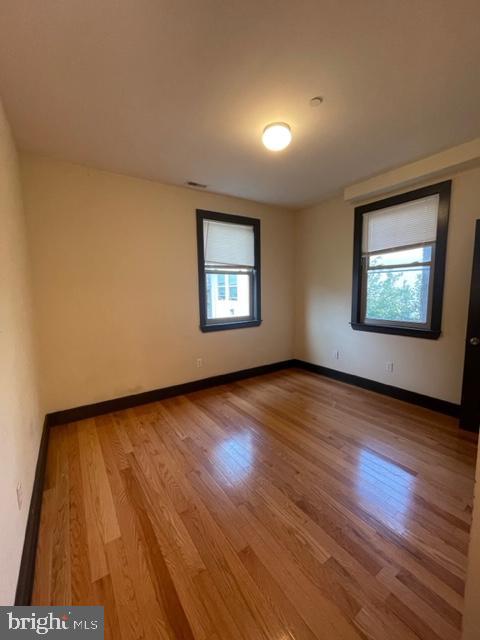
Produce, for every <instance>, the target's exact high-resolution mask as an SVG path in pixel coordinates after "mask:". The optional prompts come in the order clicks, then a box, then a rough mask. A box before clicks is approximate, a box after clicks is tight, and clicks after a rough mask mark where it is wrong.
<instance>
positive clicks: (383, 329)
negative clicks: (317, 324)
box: [350, 322, 441, 340]
mask: <svg viewBox="0 0 480 640" xmlns="http://www.w3.org/2000/svg"><path fill="white" fill-rule="evenodd" d="M350 325H351V327H352V329H354V330H355V331H370V332H373V333H388V334H390V335H396V336H408V337H410V338H424V339H426V340H438V338H439V337H440V335H441V331H438V330H433V329H411V328H408V327H393V326H388V325H380V324H366V323H363V322H351V323H350Z"/></svg>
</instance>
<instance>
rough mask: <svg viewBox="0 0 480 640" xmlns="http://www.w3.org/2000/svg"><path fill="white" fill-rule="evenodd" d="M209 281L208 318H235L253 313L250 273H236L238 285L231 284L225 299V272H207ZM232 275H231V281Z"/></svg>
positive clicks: (206, 275)
mask: <svg viewBox="0 0 480 640" xmlns="http://www.w3.org/2000/svg"><path fill="white" fill-rule="evenodd" d="M205 277H206V281H207V319H208V320H218V319H220V318H225V319H232V318H233V319H235V318H242V317H243V318H245V317H249V316H250V315H251V310H250V274H248V273H238V274H235V276H234V277H235V279H236V285H235V286H229V287H228V289H229V296H228V299H225V285H224V284H223V285H221V284H220V283H221V282H223V283H225V274H219V273H206V274H205ZM231 277H232V275H229V282H231V280H230V278H231Z"/></svg>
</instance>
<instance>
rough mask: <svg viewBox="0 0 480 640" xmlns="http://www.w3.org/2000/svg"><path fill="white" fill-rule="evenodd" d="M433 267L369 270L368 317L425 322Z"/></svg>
mask: <svg viewBox="0 0 480 640" xmlns="http://www.w3.org/2000/svg"><path fill="white" fill-rule="evenodd" d="M429 283H430V267H410V268H408V267H407V268H405V269H380V270H375V271H369V272H368V274H367V305H366V306H367V308H366V314H365V317H366V319H367V320H390V321H397V322H413V323H420V324H425V323H426V322H427V320H428V291H429Z"/></svg>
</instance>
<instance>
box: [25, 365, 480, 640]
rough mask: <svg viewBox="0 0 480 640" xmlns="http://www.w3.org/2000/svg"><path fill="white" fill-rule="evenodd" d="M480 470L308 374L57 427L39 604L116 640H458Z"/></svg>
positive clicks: (426, 417)
mask: <svg viewBox="0 0 480 640" xmlns="http://www.w3.org/2000/svg"><path fill="white" fill-rule="evenodd" d="M475 454H476V444H475V440H474V437H473V436H472V435H471V434H468V433H465V432H462V431H459V430H458V428H457V426H456V422H455V420H454V419H452V418H449V417H446V416H443V415H440V414H436V413H433V412H431V411H428V410H426V409H420V408H418V407H413V406H411V405H408V404H405V403H402V402H399V401H396V400H392V399H389V398H385V397H383V396H379V395H376V394H374V393H370V392H368V391H364V390H360V389H356V388H354V387H351V386H347V385H344V384H341V383H338V382H333V381H330V380H327V379H324V378H321V377H319V376H316V375H314V374H310V373H307V372H304V371H297V370H286V371H281V372H278V373H275V374H270V375H266V376H261V377H258V378H252V379H249V380H247V381H244V382H238V383H235V384H231V385H227V386H224V387H217V388H215V389H210V390H208V391H202V392H198V393H194V394H191V395H188V396H181V397H177V398H172V399H169V400H165V401H162V402H159V403H153V404H150V405H144V406H142V407H138V408H137V409H133V410H127V411H122V412H118V413H114V414H110V415H106V416H102V417H99V418H96V419H91V420H84V421H82V422H78V423H75V424H70V425H66V426H58V427H53V428H52V432H51V440H50V448H49V457H48V468H47V480H46V485H45V491H44V497H43V509H42V520H41V530H40V539H39V549H38V554H37V566H36V577H35V587H34V598H33V603H34V604H103V605H104V606H105V620H106V638H112V639H115V640H116V639H117V638H122V639H124V640H129V639H131V638H146V639H148V640H150V639H154V638H155V639H157V638H159V639H165V640H167V639H176V640H180V639H181V640H183V639H188V640H192V639H195V640H257V639H263V640H266V639H268V640H313V639H314V638H324V639H325V640H327V639H328V640H336V639H337V638H338V639H341V640H358V639H359V638H372V639H375V640H385V639H386V638H388V639H389V640H400V639H401V640H415V639H418V638H421V639H426V640H434V639H438V638H441V639H443V640H455V639H456V638H460V626H461V613H462V601H463V595H462V594H463V588H464V579H465V566H466V554H467V545H468V537H469V525H470V518H471V508H472V489H473V477H474V475H473V474H474V461H475Z"/></svg>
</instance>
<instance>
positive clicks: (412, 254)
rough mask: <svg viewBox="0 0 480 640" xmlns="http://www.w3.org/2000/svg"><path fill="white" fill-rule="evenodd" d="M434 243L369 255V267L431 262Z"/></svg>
mask: <svg viewBox="0 0 480 640" xmlns="http://www.w3.org/2000/svg"><path fill="white" fill-rule="evenodd" d="M431 260H432V245H426V246H424V247H413V248H412V249H402V250H401V251H388V252H387V253H377V254H375V255H374V256H369V259H368V266H369V267H380V266H381V267H388V265H393V264H395V265H397V264H405V265H407V264H412V262H431Z"/></svg>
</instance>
